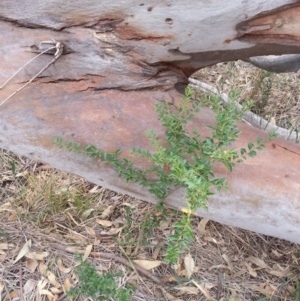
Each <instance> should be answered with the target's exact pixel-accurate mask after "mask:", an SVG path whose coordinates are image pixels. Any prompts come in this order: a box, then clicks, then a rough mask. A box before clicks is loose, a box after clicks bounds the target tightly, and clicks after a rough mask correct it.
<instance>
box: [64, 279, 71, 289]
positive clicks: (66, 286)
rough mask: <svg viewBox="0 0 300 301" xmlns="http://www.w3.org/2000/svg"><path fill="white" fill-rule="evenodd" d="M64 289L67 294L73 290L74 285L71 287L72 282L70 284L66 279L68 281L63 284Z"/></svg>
mask: <svg viewBox="0 0 300 301" xmlns="http://www.w3.org/2000/svg"><path fill="white" fill-rule="evenodd" d="M63 287H64V289H65V291H66V292H68V291H69V290H70V289H71V287H72V285H71V282H70V280H69V278H66V280H65V282H64V284H63Z"/></svg>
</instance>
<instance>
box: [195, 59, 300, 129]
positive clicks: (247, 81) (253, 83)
mask: <svg viewBox="0 0 300 301" xmlns="http://www.w3.org/2000/svg"><path fill="white" fill-rule="evenodd" d="M193 77H195V78H197V79H199V80H201V81H204V82H207V83H209V84H212V85H213V86H217V87H218V89H220V91H222V92H225V93H227V94H229V93H230V92H231V91H232V90H233V89H234V90H236V91H237V92H238V93H240V97H239V102H243V101H245V100H249V99H253V100H254V101H255V103H256V105H255V108H254V110H253V111H254V112H255V113H256V114H258V115H260V116H262V117H264V118H265V119H267V120H270V121H271V122H272V123H274V124H276V125H277V126H280V127H283V128H286V129H291V130H299V126H300V113H299V109H300V72H298V73H285V74H275V73H271V72H268V71H264V70H261V69H259V68H256V67H254V66H252V65H251V64H249V63H245V62H242V61H237V62H229V63H220V64H217V65H215V66H212V67H210V68H205V69H202V70H200V71H198V72H197V73H196V74H194V76H193Z"/></svg>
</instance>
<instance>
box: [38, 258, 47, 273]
mask: <svg viewBox="0 0 300 301" xmlns="http://www.w3.org/2000/svg"><path fill="white" fill-rule="evenodd" d="M47 270H48V266H47V265H45V263H44V262H43V261H41V262H40V264H39V272H40V274H41V275H43V276H47Z"/></svg>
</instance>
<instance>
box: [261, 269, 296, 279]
mask: <svg viewBox="0 0 300 301" xmlns="http://www.w3.org/2000/svg"><path fill="white" fill-rule="evenodd" d="M266 271H267V272H268V273H269V274H271V275H274V276H277V277H287V276H289V277H293V273H292V272H291V271H290V270H289V269H286V270H274V269H269V268H268V269H266Z"/></svg>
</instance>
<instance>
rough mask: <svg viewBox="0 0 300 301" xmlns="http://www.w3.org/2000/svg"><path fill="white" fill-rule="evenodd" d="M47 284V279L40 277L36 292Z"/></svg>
mask: <svg viewBox="0 0 300 301" xmlns="http://www.w3.org/2000/svg"><path fill="white" fill-rule="evenodd" d="M47 284H48V280H47V279H45V278H44V277H42V279H41V280H39V281H38V284H37V289H38V292H40V291H41V290H42V289H43V288H44V287H45V286H46V285H47Z"/></svg>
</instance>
